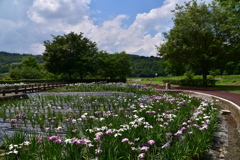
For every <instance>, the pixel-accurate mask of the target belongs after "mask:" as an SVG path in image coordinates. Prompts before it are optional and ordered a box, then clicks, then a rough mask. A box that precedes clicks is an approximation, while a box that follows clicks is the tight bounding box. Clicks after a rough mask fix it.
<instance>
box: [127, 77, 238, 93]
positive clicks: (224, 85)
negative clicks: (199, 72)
mask: <svg viewBox="0 0 240 160" xmlns="http://www.w3.org/2000/svg"><path fill="white" fill-rule="evenodd" d="M184 78H185V77H184V76H167V77H152V78H129V79H128V80H127V82H128V83H138V84H149V83H152V84H159V85H165V84H164V83H163V80H164V79H184ZM200 78H201V76H195V77H194V79H200ZM208 78H209V77H208ZM215 79H216V80H218V81H217V83H216V86H214V87H208V88H206V89H214V90H219V91H227V92H235V93H240V75H222V76H217V77H215Z"/></svg>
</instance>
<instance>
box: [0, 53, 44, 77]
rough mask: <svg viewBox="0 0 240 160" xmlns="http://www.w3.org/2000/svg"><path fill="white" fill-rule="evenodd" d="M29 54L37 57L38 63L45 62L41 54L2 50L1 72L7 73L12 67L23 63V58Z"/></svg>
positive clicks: (0, 54)
mask: <svg viewBox="0 0 240 160" xmlns="http://www.w3.org/2000/svg"><path fill="white" fill-rule="evenodd" d="M28 56H34V57H36V60H37V61H38V63H44V61H43V60H42V58H41V55H31V54H19V53H8V52H3V51H0V74H3V73H7V72H9V71H10V69H11V68H15V67H18V66H20V65H21V62H22V60H23V59H25V58H27V57H28Z"/></svg>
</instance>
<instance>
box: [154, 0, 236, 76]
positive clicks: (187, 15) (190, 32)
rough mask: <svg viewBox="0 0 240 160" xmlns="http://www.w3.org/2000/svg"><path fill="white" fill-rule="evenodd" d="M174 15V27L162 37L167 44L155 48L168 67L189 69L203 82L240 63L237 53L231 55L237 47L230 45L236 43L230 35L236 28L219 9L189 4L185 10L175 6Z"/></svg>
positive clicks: (218, 7)
mask: <svg viewBox="0 0 240 160" xmlns="http://www.w3.org/2000/svg"><path fill="white" fill-rule="evenodd" d="M173 12H174V18H173V20H174V27H173V28H172V29H171V30H170V32H169V33H164V36H165V38H166V41H165V43H163V44H161V45H160V46H159V47H157V49H158V52H159V55H160V56H162V57H163V59H165V60H166V61H167V62H168V64H170V65H169V66H170V67H173V68H176V69H178V68H179V67H181V68H185V69H186V68H188V67H190V68H191V69H192V70H194V71H199V72H200V73H201V74H202V76H203V79H205V80H206V78H207V74H208V72H209V71H210V70H212V69H221V70H224V67H223V66H225V64H226V63H227V62H229V61H233V60H234V61H235V60H238V61H239V59H238V57H239V56H237V55H236V52H232V48H234V47H235V46H236V45H235V43H232V42H233V41H237V40H238V38H235V36H232V35H231V30H232V29H233V28H234V27H235V26H233V25H232V24H231V23H228V22H229V17H228V14H227V13H226V12H224V11H223V9H222V8H221V7H220V6H219V5H217V4H216V3H211V4H206V3H200V4H198V3H197V1H196V0H192V1H190V2H185V5H184V6H179V5H177V6H176V8H175V10H174V11H173ZM229 40H231V41H229ZM238 42H239V41H238ZM186 66H187V67H186Z"/></svg>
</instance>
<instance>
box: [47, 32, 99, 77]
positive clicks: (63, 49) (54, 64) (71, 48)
mask: <svg viewBox="0 0 240 160" xmlns="http://www.w3.org/2000/svg"><path fill="white" fill-rule="evenodd" d="M52 37H53V40H52V41H49V40H47V41H44V46H45V47H46V48H45V52H44V53H43V60H45V61H46V63H45V67H46V68H47V70H48V71H49V72H52V73H56V74H61V73H65V74H68V76H69V79H72V75H73V74H74V73H79V75H80V77H81V78H84V76H85V75H86V74H87V73H88V72H92V71H93V69H92V65H91V60H93V59H94V55H95V54H97V50H98V49H97V45H96V43H95V42H92V41H90V40H89V39H88V38H86V37H83V33H80V34H76V33H74V32H71V33H69V34H64V35H63V36H60V35H58V36H52Z"/></svg>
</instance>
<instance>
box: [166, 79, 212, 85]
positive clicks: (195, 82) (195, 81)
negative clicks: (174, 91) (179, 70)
mask: <svg viewBox="0 0 240 160" xmlns="http://www.w3.org/2000/svg"><path fill="white" fill-rule="evenodd" d="M204 82H205V83H204ZM216 82H217V80H213V79H207V80H205V81H204V80H203V79H180V80H174V79H165V80H163V83H170V84H174V85H180V86H193V87H203V86H206V85H207V86H215V84H216Z"/></svg>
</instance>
